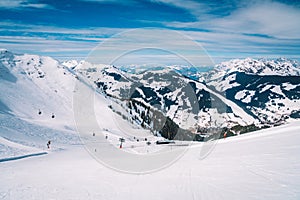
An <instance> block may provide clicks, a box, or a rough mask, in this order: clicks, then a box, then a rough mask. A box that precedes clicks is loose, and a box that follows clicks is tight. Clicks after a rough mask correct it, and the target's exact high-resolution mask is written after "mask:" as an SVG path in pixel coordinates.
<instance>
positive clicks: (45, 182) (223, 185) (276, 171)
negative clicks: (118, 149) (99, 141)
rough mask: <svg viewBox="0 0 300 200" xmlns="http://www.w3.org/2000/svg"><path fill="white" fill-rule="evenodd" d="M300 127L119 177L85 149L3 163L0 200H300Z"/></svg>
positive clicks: (195, 151) (194, 150)
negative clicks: (150, 170)
mask: <svg viewBox="0 0 300 200" xmlns="http://www.w3.org/2000/svg"><path fill="white" fill-rule="evenodd" d="M299 133H300V123H299V122H297V123H293V124H289V125H285V126H281V127H277V128H272V129H268V130H263V131H258V132H255V133H252V134H246V135H241V136H236V137H232V138H226V139H224V140H221V141H219V142H218V143H217V145H216V146H215V148H214V149H213V151H212V152H211V154H209V155H208V156H207V157H206V158H205V159H199V152H200V151H201V147H202V145H203V143H201V144H197V145H194V146H192V147H191V148H190V149H189V150H188V151H187V152H186V154H185V155H184V156H183V157H182V158H181V159H180V160H178V161H177V162H176V163H174V164H173V165H172V166H170V167H168V168H166V169H163V170H161V171H158V172H156V173H152V174H140V175H132V174H124V173H120V172H116V171H114V170H111V169H109V168H106V167H104V166H103V165H101V164H100V163H98V162H96V161H95V160H94V159H93V158H92V157H91V156H90V155H89V154H88V153H87V152H86V151H85V149H84V148H83V147H82V146H69V147H68V148H67V149H66V150H65V151H59V152H56V153H51V154H48V155H43V156H39V157H32V158H26V159H23V160H18V161H9V162H3V163H0V170H1V173H0V179H1V182H0V198H1V199H151V200H152V199H173V200H174V199H299V198H300V191H299V188H300V173H299V169H300V163H299V151H300V146H299V144H298V141H299V139H300V134H299Z"/></svg>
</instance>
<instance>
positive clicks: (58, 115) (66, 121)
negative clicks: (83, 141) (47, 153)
mask: <svg viewBox="0 0 300 200" xmlns="http://www.w3.org/2000/svg"><path fill="white" fill-rule="evenodd" d="M75 77H76V75H75V74H73V72H71V71H70V70H69V69H68V68H66V67H65V66H63V65H61V64H60V63H59V62H58V61H57V60H54V59H52V58H50V57H44V56H37V55H28V54H24V55H18V54H13V53H11V52H9V51H7V50H1V51H0V94H1V95H0V158H2V157H11V156H21V155H23V154H28V153H37V152H38V153H41V152H44V149H45V146H46V145H45V144H46V142H47V141H48V140H51V141H53V142H54V143H56V144H57V148H53V150H56V149H59V148H61V147H62V146H64V145H65V144H75V143H79V138H78V136H77V135H76V132H75V126H74V120H73V110H72V94H73V90H74V81H75V80H76V78H75ZM58 144H60V145H58Z"/></svg>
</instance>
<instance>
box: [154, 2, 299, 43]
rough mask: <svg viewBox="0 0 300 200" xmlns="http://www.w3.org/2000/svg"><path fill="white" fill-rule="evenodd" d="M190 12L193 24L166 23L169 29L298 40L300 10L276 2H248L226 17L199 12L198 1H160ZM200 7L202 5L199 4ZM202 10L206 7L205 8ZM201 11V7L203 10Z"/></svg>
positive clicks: (208, 12)
mask: <svg viewBox="0 0 300 200" xmlns="http://www.w3.org/2000/svg"><path fill="white" fill-rule="evenodd" d="M160 1H161V2H165V3H167V2H169V3H170V4H172V5H176V6H179V7H181V8H184V9H187V10H189V11H190V13H191V14H193V15H195V17H196V19H197V20H195V21H194V22H165V23H164V24H165V25H166V26H168V27H176V28H199V29H207V30H212V31H218V32H225V33H240V34H245V33H246V34H260V35H267V36H270V37H277V38H285V39H299V38H300V35H299V33H300V21H299V20H298V19H300V8H299V7H295V6H290V5H287V4H284V3H279V2H273V1H249V2H248V3H247V4H245V3H242V4H240V5H239V6H236V7H237V9H235V10H233V11H232V12H230V13H229V14H228V15H226V16H218V15H213V14H211V13H210V11H209V10H207V9H204V10H205V11H204V13H203V14H201V12H199V11H197V10H198V8H199V6H195V2H190V1H188V2H184V3H179V2H178V1H177V0H160ZM200 6H201V4H200ZM202 7H203V6H202ZM200 9H201V7H200Z"/></svg>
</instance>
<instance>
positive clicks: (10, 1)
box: [0, 0, 54, 9]
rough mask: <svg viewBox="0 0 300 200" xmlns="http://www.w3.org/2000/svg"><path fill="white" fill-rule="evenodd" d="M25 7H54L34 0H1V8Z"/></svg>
mask: <svg viewBox="0 0 300 200" xmlns="http://www.w3.org/2000/svg"><path fill="white" fill-rule="evenodd" d="M24 8H39V9H54V7H53V6H51V5H49V4H44V3H39V2H36V1H33V0H1V1H0V9H24Z"/></svg>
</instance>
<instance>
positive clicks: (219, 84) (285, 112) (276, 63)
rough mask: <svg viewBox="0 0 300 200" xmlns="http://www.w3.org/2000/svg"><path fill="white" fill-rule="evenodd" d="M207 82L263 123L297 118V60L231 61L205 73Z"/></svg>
mask: <svg viewBox="0 0 300 200" xmlns="http://www.w3.org/2000/svg"><path fill="white" fill-rule="evenodd" d="M206 83H207V85H208V86H209V87H210V88H212V89H213V90H215V91H217V92H219V93H223V95H224V96H226V98H227V99H229V100H231V101H233V102H235V103H236V104H237V105H239V106H240V107H241V108H243V109H244V110H245V111H246V112H247V113H249V114H251V115H252V116H254V117H255V118H257V119H259V121H260V123H263V124H276V123H280V122H284V121H286V120H290V119H294V118H299V117H300V112H299V111H300V68H299V65H298V63H297V62H296V61H291V60H286V59H277V60H254V59H250V58H247V59H244V60H232V61H228V62H223V63H221V64H219V65H217V66H216V68H215V69H214V70H212V71H210V72H209V73H207V74H206Z"/></svg>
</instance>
